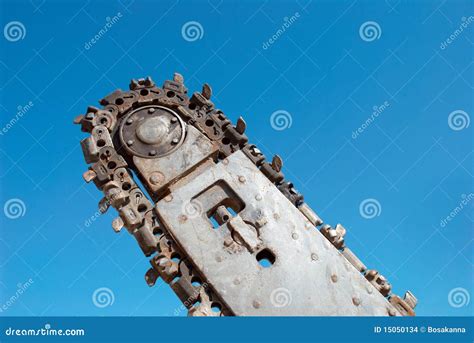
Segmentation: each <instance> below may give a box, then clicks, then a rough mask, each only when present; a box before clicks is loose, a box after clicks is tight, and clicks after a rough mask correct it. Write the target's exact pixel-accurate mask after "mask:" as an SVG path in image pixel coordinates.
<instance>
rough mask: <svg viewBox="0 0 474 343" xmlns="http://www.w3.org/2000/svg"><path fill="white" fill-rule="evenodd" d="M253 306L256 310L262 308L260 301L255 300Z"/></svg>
mask: <svg viewBox="0 0 474 343" xmlns="http://www.w3.org/2000/svg"><path fill="white" fill-rule="evenodd" d="M252 306H253V307H254V308H260V306H261V304H260V301H258V300H254V301H253V303H252Z"/></svg>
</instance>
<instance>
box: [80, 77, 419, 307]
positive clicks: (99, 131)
mask: <svg viewBox="0 0 474 343" xmlns="http://www.w3.org/2000/svg"><path fill="white" fill-rule="evenodd" d="M211 96H212V89H211V87H210V86H209V85H208V84H205V85H204V86H203V88H202V91H201V92H195V93H194V94H193V95H192V96H189V95H188V90H187V88H186V87H185V86H184V81H183V77H182V76H181V75H180V74H175V75H174V77H173V80H168V81H165V82H164V84H163V87H161V88H160V87H157V86H156V85H155V83H154V82H153V80H151V78H149V77H148V78H146V79H139V80H132V81H131V83H130V91H121V90H117V91H115V92H113V93H111V94H110V95H108V96H106V97H105V98H104V99H102V100H101V101H100V104H101V105H102V108H97V107H92V106H91V107H88V109H87V111H86V113H85V114H84V115H81V116H78V117H76V118H75V119H74V123H75V124H79V125H81V129H82V131H84V132H87V133H89V134H90V135H89V136H88V137H87V138H85V139H84V140H82V142H81V146H82V150H83V153H84V157H85V160H86V162H87V163H88V164H90V166H89V169H88V170H87V171H86V172H85V173H84V175H83V177H84V180H85V181H86V182H91V181H93V182H94V184H95V185H96V186H97V188H98V189H99V190H101V191H102V192H103V193H104V198H103V199H102V200H101V202H100V203H99V207H100V209H101V212H105V211H106V210H107V209H108V207H109V206H112V207H114V208H115V209H116V210H117V212H118V215H119V216H118V217H117V218H116V219H115V220H114V221H113V223H112V228H113V229H114V231H115V232H120V231H121V230H122V228H124V227H125V228H126V229H127V230H128V231H129V232H130V234H132V235H133V236H134V237H135V239H136V240H137V242H138V244H139V246H140V248H141V249H142V251H143V253H144V254H145V255H146V256H148V257H150V258H151V261H150V262H151V268H150V269H149V270H148V271H147V272H146V274H145V280H146V282H147V283H148V285H150V286H153V285H154V284H155V282H156V281H157V279H158V278H160V277H161V278H162V279H163V280H164V281H165V282H166V283H168V284H169V285H170V286H171V288H172V289H173V290H174V292H175V293H176V295H177V296H178V297H179V299H180V300H181V301H182V302H183V304H184V306H185V307H186V308H187V309H188V315H191V316H226V315H239V316H245V315H390V316H394V315H414V311H413V309H414V307H415V306H416V303H417V300H416V298H415V297H414V296H413V294H411V293H410V292H407V293H406V294H405V296H404V297H403V299H402V298H400V297H398V296H396V295H394V294H392V293H391V285H390V283H389V282H388V281H387V280H386V279H385V278H384V277H383V276H382V275H380V274H379V273H378V272H377V271H375V270H367V268H366V266H365V265H364V264H363V263H362V262H361V261H360V260H359V258H357V256H356V255H355V254H354V253H353V252H352V251H351V250H350V249H349V248H348V247H346V244H345V241H344V236H345V234H346V229H345V228H344V227H343V226H342V225H341V224H337V225H336V227H335V228H332V227H331V226H330V225H327V224H324V223H323V221H322V220H321V218H320V217H319V216H318V215H317V214H316V213H315V212H314V211H313V210H312V209H311V208H310V207H309V206H308V205H307V204H306V203H305V202H304V200H303V196H302V195H301V194H300V193H299V192H298V191H297V190H296V189H295V188H294V187H293V184H292V183H291V182H289V181H287V180H286V179H285V176H284V174H283V173H282V167H283V161H282V159H281V157H279V156H278V155H276V156H274V157H273V158H272V160H271V162H267V161H266V158H265V156H264V155H263V154H262V153H261V151H260V150H258V148H257V147H256V146H255V145H252V144H249V143H248V138H247V136H246V135H245V129H246V123H245V121H244V120H243V118H239V119H238V121H237V123H236V125H235V126H234V125H232V123H231V122H230V120H229V119H228V118H227V117H226V116H225V115H224V113H223V112H222V111H221V110H219V109H216V108H215V107H214V104H213V103H212V101H211V100H210V99H211ZM132 171H133V173H132ZM134 175H136V177H138V178H139V179H140V181H141V183H142V184H143V186H144V189H141V188H140V187H139V185H138V184H137V183H136V182H135V179H134V177H135V176H134ZM147 195H148V197H147ZM149 199H150V200H149ZM318 228H319V230H318Z"/></svg>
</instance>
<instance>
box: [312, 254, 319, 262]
mask: <svg viewBox="0 0 474 343" xmlns="http://www.w3.org/2000/svg"><path fill="white" fill-rule="evenodd" d="M318 258H319V257H318V255H317V254H314V253H313V254H311V259H312V260H313V261H317V260H318Z"/></svg>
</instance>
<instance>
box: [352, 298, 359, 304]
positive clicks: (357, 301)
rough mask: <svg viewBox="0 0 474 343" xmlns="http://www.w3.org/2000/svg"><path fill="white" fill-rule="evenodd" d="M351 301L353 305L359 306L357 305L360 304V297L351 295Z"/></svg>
mask: <svg viewBox="0 0 474 343" xmlns="http://www.w3.org/2000/svg"><path fill="white" fill-rule="evenodd" d="M352 302H353V303H354V305H356V306H359V305H360V299H359V298H357V297H353V298H352Z"/></svg>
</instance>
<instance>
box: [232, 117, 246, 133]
mask: <svg viewBox="0 0 474 343" xmlns="http://www.w3.org/2000/svg"><path fill="white" fill-rule="evenodd" d="M246 128H247V124H246V123H245V120H244V118H242V117H239V119H237V125H236V126H235V129H236V130H237V132H238V133H240V134H243V133H244V132H245V129H246Z"/></svg>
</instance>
